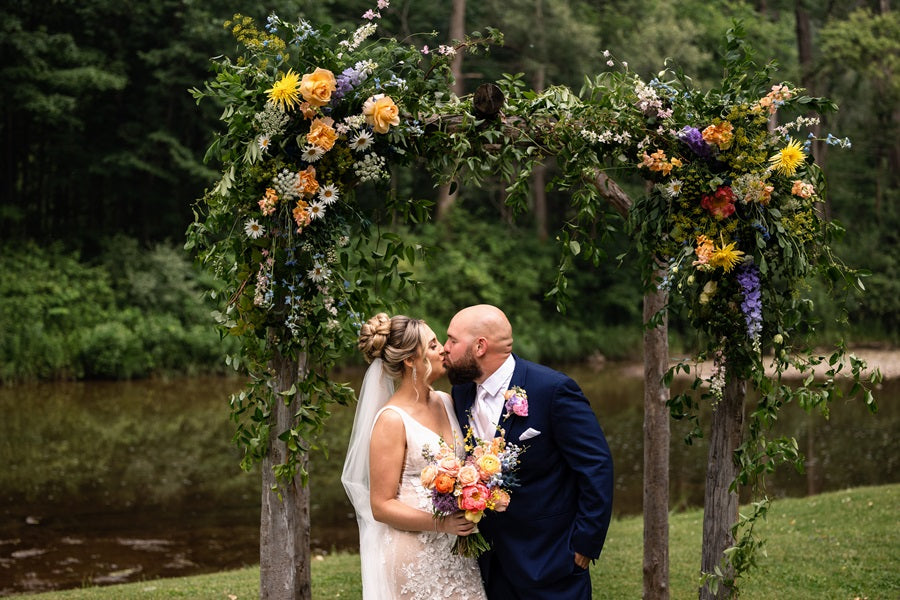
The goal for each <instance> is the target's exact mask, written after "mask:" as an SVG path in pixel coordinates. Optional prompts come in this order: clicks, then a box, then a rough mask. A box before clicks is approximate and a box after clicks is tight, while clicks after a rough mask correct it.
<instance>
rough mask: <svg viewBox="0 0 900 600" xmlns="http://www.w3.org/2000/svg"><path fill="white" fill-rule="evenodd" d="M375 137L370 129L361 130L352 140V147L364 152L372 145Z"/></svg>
mask: <svg viewBox="0 0 900 600" xmlns="http://www.w3.org/2000/svg"><path fill="white" fill-rule="evenodd" d="M373 139H374V138H373V137H372V134H371V133H369V132H368V131H365V130H363V131H360V132H359V133H357V134H356V135H355V136H353V139H352V140H350V147H351V148H353V149H354V150H356V151H357V152H362V151H363V150H366V149H367V148H368V147H369V146H371V145H372V141H373Z"/></svg>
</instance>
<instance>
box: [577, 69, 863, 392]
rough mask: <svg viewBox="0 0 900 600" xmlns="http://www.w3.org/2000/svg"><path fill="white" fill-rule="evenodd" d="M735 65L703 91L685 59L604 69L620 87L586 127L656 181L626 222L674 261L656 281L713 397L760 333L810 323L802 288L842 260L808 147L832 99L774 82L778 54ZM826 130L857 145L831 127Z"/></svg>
mask: <svg viewBox="0 0 900 600" xmlns="http://www.w3.org/2000/svg"><path fill="white" fill-rule="evenodd" d="M737 54H739V53H737ZM606 55H607V59H608V65H609V66H614V65H615V64H616V62H615V60H614V59H613V58H612V57H611V56H610V55H609V53H606ZM743 58H745V59H746V58H748V57H746V56H744V57H743ZM733 67H735V68H733V70H732V71H731V72H730V73H727V74H726V79H725V82H724V84H723V86H722V89H719V90H711V91H707V92H703V91H701V90H698V89H696V87H695V86H694V85H693V83H692V82H691V81H690V80H688V79H687V78H686V77H684V76H683V75H681V74H679V73H672V72H670V71H664V72H662V73H660V74H659V77H657V78H654V79H652V80H651V81H649V82H644V81H643V80H642V79H641V78H640V77H638V76H637V75H636V74H634V73H631V72H629V71H628V70H627V65H625V69H624V71H623V72H618V73H615V74H606V75H605V76H604V77H602V78H599V79H598V83H599V82H601V81H602V82H603V88H602V89H603V90H604V91H610V90H612V93H610V94H608V96H606V97H604V99H603V100H602V102H601V106H602V109H601V111H600V112H599V113H598V114H599V115H602V116H603V118H604V119H606V121H607V122H608V123H610V124H611V125H610V126H607V127H603V128H600V127H586V128H583V129H582V130H581V132H580V134H581V135H582V136H583V138H584V139H585V141H586V143H587V144H589V145H591V146H593V147H594V148H599V149H600V150H599V152H600V153H601V154H604V153H605V154H606V155H612V154H619V155H621V157H622V158H621V159H620V160H621V161H624V163H625V165H624V166H625V167H626V168H630V169H631V170H632V171H635V172H637V173H638V174H639V175H640V176H641V177H642V178H643V179H645V180H647V181H649V182H650V185H652V187H651V188H650V190H649V193H648V194H645V195H644V197H642V198H641V199H639V200H636V201H635V205H634V206H633V207H632V210H631V214H630V226H631V227H632V228H633V230H634V231H635V232H636V233H637V236H638V241H639V244H640V245H641V246H642V249H643V250H642V251H644V252H646V255H652V256H655V257H657V258H659V257H662V259H663V260H664V261H666V264H665V266H664V268H663V269H662V271H663V272H664V278H663V280H662V281H657V282H656V283H657V285H660V286H664V287H666V288H667V289H668V290H669V298H670V304H672V305H674V306H676V307H677V306H683V307H684V308H686V312H687V315H688V318H689V319H690V321H691V324H692V325H693V326H694V328H695V329H696V330H697V331H698V332H700V333H701V335H702V339H703V340H705V350H704V351H702V352H701V355H706V356H709V357H711V358H713V359H714V370H713V373H712V374H711V376H710V377H709V378H708V384H709V386H710V391H711V393H712V395H713V396H714V397H715V398H721V397H722V393H723V386H724V385H725V370H726V368H729V369H731V370H733V371H734V372H735V373H737V374H744V375H745V376H746V374H747V373H748V372H749V370H752V369H753V368H754V366H760V365H761V357H760V353H761V350H762V348H763V347H764V346H766V347H770V346H772V345H774V347H775V348H776V349H779V350H780V349H783V348H786V347H789V346H790V339H791V337H792V335H794V333H795V332H796V333H798V338H799V337H801V336H800V332H801V330H802V329H803V328H804V323H803V322H802V320H803V319H802V318H801V316H800V315H801V314H804V312H805V311H804V307H803V306H802V305H801V304H802V303H801V300H802V298H800V297H799V296H798V294H797V293H796V289H797V287H798V285H802V284H801V282H802V281H803V280H805V279H806V278H807V277H809V276H810V275H811V274H812V273H813V272H814V271H815V270H817V269H819V267H820V266H822V265H823V264H825V263H827V262H829V261H831V260H832V257H831V256H830V255H827V252H828V241H829V240H830V238H831V236H832V235H833V234H834V233H835V231H837V230H838V229H839V227H838V226H837V225H836V224H833V223H828V222H826V221H825V219H824V218H823V203H824V200H825V193H826V189H825V182H824V178H823V176H822V173H821V171H820V169H819V167H818V166H817V165H816V164H815V163H814V162H813V161H812V158H811V144H812V143H813V142H814V141H815V140H816V138H815V136H814V134H813V133H812V132H811V129H812V128H813V127H814V126H816V125H818V123H819V120H818V118H817V117H815V116H810V113H812V112H814V111H818V112H823V111H826V110H833V109H834V108H835V107H834V105H833V104H831V103H830V102H828V101H826V100H824V99H819V98H811V97H809V96H806V95H804V94H803V90H802V89H799V88H797V87H795V86H793V85H791V84H790V83H785V82H777V83H774V84H772V82H771V81H770V76H771V70H772V67H771V65H770V66H769V67H767V68H763V69H759V68H755V67H754V68H747V69H746V70H741V69H739V68H736V65H733ZM666 75H668V76H670V79H669V80H668V81H663V80H662V78H663V77H664V76H666ZM599 87H600V86H599V85H598V88H599ZM595 110H596V109H595ZM785 115H787V117H786V118H785V117H784V116H785ZM824 141H825V142H827V143H828V144H830V145H836V146H841V147H849V146H850V141H849V140H848V139H846V138H845V139H839V138H836V137H834V136H832V135H831V134H829V135H828V137H827V138H826V139H825V140H824ZM823 253H825V254H823ZM658 267H659V265H658V264H654V265H648V274H649V273H652V272H654V271H656V269H658ZM798 342H799V340H798Z"/></svg>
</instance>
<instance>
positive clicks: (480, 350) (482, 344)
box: [474, 337, 488, 358]
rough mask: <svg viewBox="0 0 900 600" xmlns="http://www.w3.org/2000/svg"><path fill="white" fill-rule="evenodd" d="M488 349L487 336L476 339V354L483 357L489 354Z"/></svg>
mask: <svg viewBox="0 0 900 600" xmlns="http://www.w3.org/2000/svg"><path fill="white" fill-rule="evenodd" d="M487 349H488V341H487V338H483V337H480V338H476V339H475V352H474V354H475V356H477V357H479V358H481V357H482V356H484V355H485V354H487Z"/></svg>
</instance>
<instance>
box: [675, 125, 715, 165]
mask: <svg viewBox="0 0 900 600" xmlns="http://www.w3.org/2000/svg"><path fill="white" fill-rule="evenodd" d="M678 139H680V140H681V141H682V142H684V143H685V144H687V146H688V148H690V149H691V150H693V151H694V154H696V155H697V156H699V157H700V158H710V157H711V156H712V148H710V147H709V144H707V143H706V140H704V139H703V134H702V133H700V130H699V129H697V128H696V127H691V126H690V125H685V126H684V129H682V130H681V131H679V132H678Z"/></svg>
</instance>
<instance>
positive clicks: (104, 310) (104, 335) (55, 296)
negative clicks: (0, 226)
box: [0, 237, 223, 381]
mask: <svg viewBox="0 0 900 600" xmlns="http://www.w3.org/2000/svg"><path fill="white" fill-rule="evenodd" d="M108 244H109V248H110V250H109V252H108V253H107V254H104V255H103V257H102V258H100V259H98V260H96V261H94V264H93V265H89V264H87V263H86V262H84V261H82V260H80V257H79V256H78V255H77V254H74V253H71V252H67V251H65V250H64V249H63V248H62V247H61V246H59V245H56V246H52V247H49V248H39V247H38V246H36V245H33V244H25V245H7V246H6V247H5V248H4V251H3V254H2V258H0V272H2V273H4V277H3V278H2V283H0V327H2V328H3V331H4V335H3V336H2V337H0V365H2V367H0V381H13V380H21V379H54V378H103V379H107V378H108V379H128V378H132V377H142V376H146V375H149V374H151V373H184V372H196V371H199V370H218V369H220V368H221V367H220V362H221V354H222V352H223V350H222V347H221V342H220V341H219V340H218V337H217V336H216V334H215V331H214V329H213V327H212V323H211V320H210V317H209V313H210V310H209V307H207V306H205V305H204V302H203V300H202V298H201V295H200V292H199V290H198V289H197V276H196V274H195V273H194V272H193V270H192V268H191V264H190V261H189V260H188V258H187V257H186V256H185V255H184V254H183V253H179V252H178V250H177V249H173V248H172V247H171V246H166V245H162V244H161V245H159V246H157V247H156V248H154V249H152V250H149V251H146V250H144V251H142V250H141V249H140V248H139V245H138V243H137V242H136V241H135V240H132V239H128V238H124V237H117V238H113V239H111V240H109V241H108Z"/></svg>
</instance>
